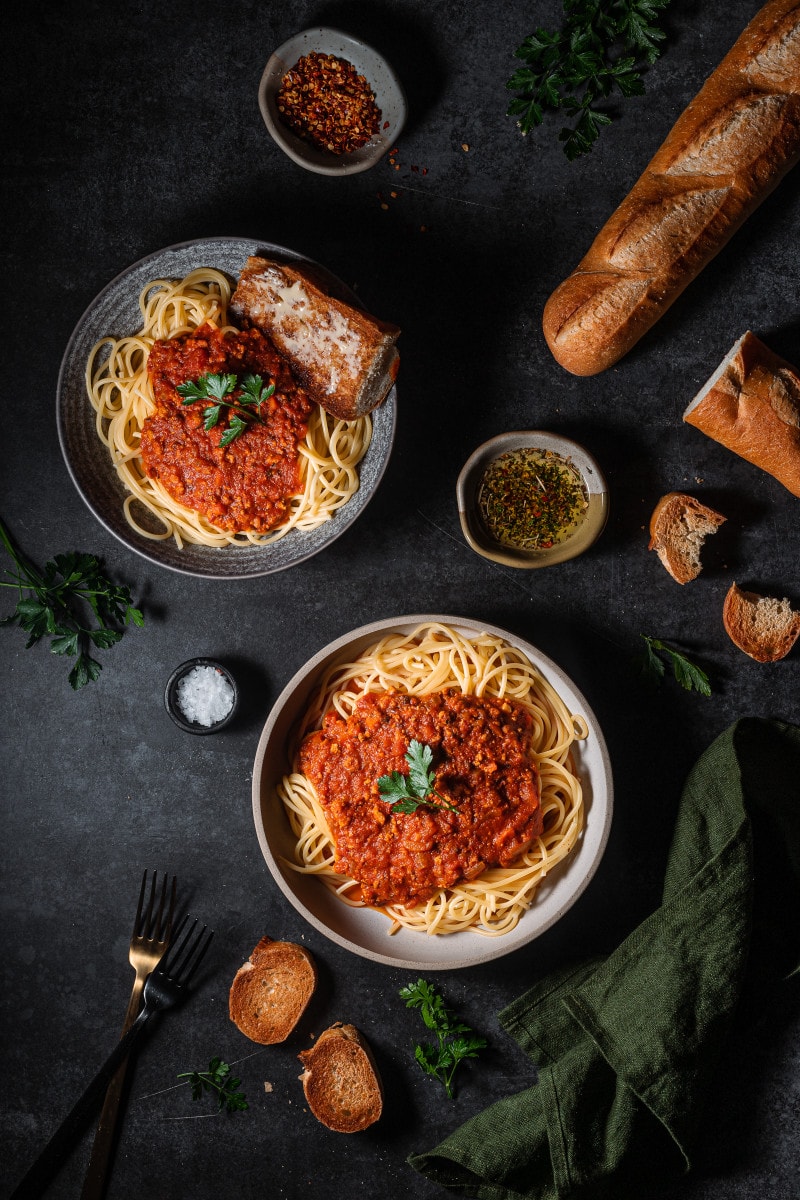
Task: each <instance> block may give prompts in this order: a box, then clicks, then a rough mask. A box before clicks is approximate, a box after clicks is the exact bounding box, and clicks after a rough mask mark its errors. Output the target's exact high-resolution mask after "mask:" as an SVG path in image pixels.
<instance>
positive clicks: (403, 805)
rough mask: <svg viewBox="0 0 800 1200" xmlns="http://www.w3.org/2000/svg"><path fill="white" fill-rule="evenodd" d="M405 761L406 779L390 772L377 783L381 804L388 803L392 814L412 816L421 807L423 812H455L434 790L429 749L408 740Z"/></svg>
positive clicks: (434, 780) (396, 772)
mask: <svg viewBox="0 0 800 1200" xmlns="http://www.w3.org/2000/svg"><path fill="white" fill-rule="evenodd" d="M405 759H406V762H407V763H408V765H409V772H408V774H407V775H404V774H403V772H402V771H392V773H391V775H381V777H380V779H379V780H378V792H379V794H380V797H381V799H382V800H388V802H389V803H390V804H391V805H392V811H393V812H398V813H414V812H416V811H417V809H418V808H420V807H421V806H422V805H424V806H425V807H427V808H446V809H449V811H450V812H458V809H457V808H456V807H455V805H453V804H451V803H450V802H449V800H446V799H445V798H444V796H442V795H441V794H440V793H439V792H437V791H436V789H435V787H434V784H435V782H436V772H435V771H434V770H433V769H432V767H431V764H432V763H433V751H432V750H431V748H430V746H426V745H425V744H424V742H418V741H416V739H414V738H412V740H411V741H410V742H409V743H408V750H407V751H406V754H405ZM431 797H435V799H432V798H431ZM437 800H438V801H439V803H438V804H437V803H436V801H437Z"/></svg>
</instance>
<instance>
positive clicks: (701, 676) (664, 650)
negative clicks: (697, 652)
mask: <svg viewBox="0 0 800 1200" xmlns="http://www.w3.org/2000/svg"><path fill="white" fill-rule="evenodd" d="M640 636H641V638H642V639H643V641H644V650H643V651H642V655H641V658H640V660H639V667H640V672H641V674H642V675H644V676H646V677H648V678H650V679H652V680H653V681H654V682H656V683H658V682H660V681H661V680H662V679H663V677H664V673H665V670H666V667H665V665H664V659H663V658H659V654H661V655H663V656H665V657H666V661H667V662H669V663H670V664H671V665H672V674H673V675H674V676H675V679H676V680H677V681H678V683H679V684H680V685H681V687H682V688H685V690H686V691H687V692H691V691H695V692H699V693H700V695H701V696H710V695H711V684H710V683H709V679H708V675H706V673H705V671H703V670H702V669H701V668H700V667H698V666H697V664H696V663H693V662H691V661H690V660H689V659H688V658H687V657H686V655H685V654H682V653H681V651H680V650H676V649H675V647H674V646H670V645H668V644H667V643H666V642H662V641H660V640H659V639H658V638H651V637H647V635H646V634H644V633H643V634H641V635H640Z"/></svg>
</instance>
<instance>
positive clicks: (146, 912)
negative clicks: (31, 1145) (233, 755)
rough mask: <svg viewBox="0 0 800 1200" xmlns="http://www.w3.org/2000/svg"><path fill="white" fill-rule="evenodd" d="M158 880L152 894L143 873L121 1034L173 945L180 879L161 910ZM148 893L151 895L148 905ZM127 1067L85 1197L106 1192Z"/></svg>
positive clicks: (114, 1086) (103, 1117)
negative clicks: (130, 986) (150, 977)
mask: <svg viewBox="0 0 800 1200" xmlns="http://www.w3.org/2000/svg"><path fill="white" fill-rule="evenodd" d="M157 880H158V872H157V871H154V872H153V877H152V879H151V881H150V889H149V896H148V888H147V871H145V873H144V875H143V876H142V887H141V891H140V892H139V905H138V908H137V909H136V919H135V921H134V923H133V933H132V934H131V946H130V953H129V956H128V957H129V959H130V964H131V966H132V967H133V969H134V971H135V972H136V978H135V980H134V983H133V989H132V991H131V998H130V1000H129V1002H128V1011H127V1012H126V1014H125V1021H124V1024H123V1026H122V1033H121V1034H120V1037H122V1036H123V1035H124V1034H126V1033H127V1032H128V1030H129V1029H130V1027H131V1025H132V1024H133V1022H134V1021H135V1020H136V1017H137V1016H138V1014H139V1008H140V1006H141V1002H142V991H143V989H144V985H145V981H146V979H147V976H148V975H149V974H150V972H151V971H152V970H153V968H154V967H156V966H158V964H159V962H160V961H161V959H162V957H163V955H164V951H165V950H166V949H167V946H168V945H169V939H170V934H171V932H172V917H173V913H174V912H175V890H176V888H177V880H176V879H175V876H174V875H173V877H172V883H171V884H169V882H168V879H167V877H166V876H165V877H164V879H163V881H162V884H161V895H160V898H159V901H158V910H157V911H155V905H156V896H157V895H158V884H157ZM145 897H148V899H147V907H146V908H145ZM168 897H169V899H168ZM127 1069H128V1059H124V1060H123V1062H122V1064H121V1065H120V1067H119V1068H118V1069H117V1073H116V1074H115V1075H114V1077H113V1079H112V1080H111V1083H110V1084H109V1085H108V1091H107V1092H106V1098H105V1101H104V1103H103V1111H102V1112H101V1114H100V1120H99V1121H98V1124H97V1132H96V1133H95V1136H94V1143H93V1145H92V1154H91V1158H90V1159H89V1166H88V1168H87V1170H86V1177H85V1179H84V1181H83V1191H82V1192H81V1200H101V1197H102V1196H103V1194H104V1192H105V1188H106V1183H107V1180H108V1172H109V1167H110V1165H111V1160H112V1155H113V1150H114V1140H115V1133H116V1129H117V1122H118V1117H119V1109H120V1101H121V1099H122V1093H123V1089H124V1086H125V1076H126V1073H127Z"/></svg>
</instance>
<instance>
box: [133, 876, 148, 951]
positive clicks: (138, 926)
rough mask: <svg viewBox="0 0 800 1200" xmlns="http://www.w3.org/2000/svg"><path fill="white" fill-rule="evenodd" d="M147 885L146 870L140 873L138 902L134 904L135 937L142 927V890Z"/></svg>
mask: <svg viewBox="0 0 800 1200" xmlns="http://www.w3.org/2000/svg"><path fill="white" fill-rule="evenodd" d="M146 887H147V871H145V873H144V875H142V887H141V890H140V892H139V903H138V904H137V906H136V917H135V918H134V922H133V936H134V937H136V936H137V935H138V933H139V931H140V930H141V928H142V912H143V910H144V892H145V888H146Z"/></svg>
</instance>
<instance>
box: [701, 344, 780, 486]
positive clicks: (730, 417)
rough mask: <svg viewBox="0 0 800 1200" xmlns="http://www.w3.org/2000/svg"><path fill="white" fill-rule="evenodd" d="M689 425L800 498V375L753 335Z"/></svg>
mask: <svg viewBox="0 0 800 1200" xmlns="http://www.w3.org/2000/svg"><path fill="white" fill-rule="evenodd" d="M683 419H684V421H686V423H687V424H688V425H694V427H695V428H696V429H699V430H701V431H702V432H703V433H705V434H706V435H707V436H708V437H710V438H713V439H714V440H715V441H717V442H721V443H722V445H723V446H726V447H727V448H728V450H732V451H733V452H734V454H738V455H739V456H740V457H741V458H745V459H747V461H748V462H750V463H753V464H754V466H757V467H761V469H762V470H764V471H767V472H769V474H770V475H774V477H775V478H776V479H778V480H779V481H780V482H781V483H782V484H783V485H784V487H787V488H788V489H789V491H790V492H792V494H793V495H795V496H800V371H798V370H797V368H796V367H793V366H792V364H791V363H788V362H787V361H786V359H784V358H781V357H780V356H779V355H777V354H774V353H773V352H772V351H771V350H770V349H769V347H768V346H765V345H764V343H763V342H762V341H760V340H759V338H757V337H756V336H755V334H753V333H750V331H749V330H748V331H747V333H745V334H744V335H743V336H742V337H740V338H739V340H738V342H736V344H735V345H734V346H733V348H732V349H731V351H730V352H729V353H728V354H727V355H726V357H725V358H724V359H723V361H722V363H721V364H720V366H719V367H718V368H717V370H716V371H715V372H714V374H713V375H712V376H711V378H710V379H709V381H708V382H707V383H706V384H705V385H704V386H703V387H702V388H701V389H700V391H699V392H698V393H697V395H696V396H695V398H694V400H693V401H692V403H691V404H690V405H689V407H688V408H687V409H686V412H685V413H684V414H683Z"/></svg>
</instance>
